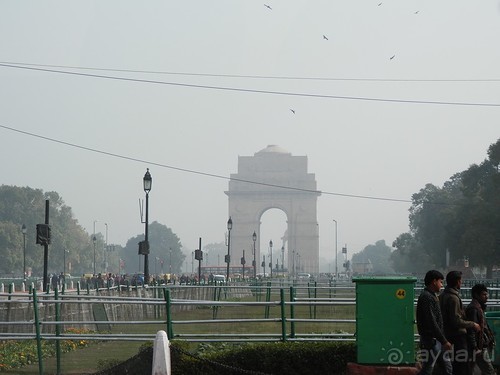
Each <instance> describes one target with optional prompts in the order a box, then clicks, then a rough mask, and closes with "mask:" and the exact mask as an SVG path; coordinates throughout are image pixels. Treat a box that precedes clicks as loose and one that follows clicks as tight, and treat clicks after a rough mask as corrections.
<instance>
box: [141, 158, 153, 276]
mask: <svg viewBox="0 0 500 375" xmlns="http://www.w3.org/2000/svg"><path fill="white" fill-rule="evenodd" d="M142 182H143V187H144V192H145V193H146V220H145V227H144V242H145V246H146V249H145V251H144V285H146V284H147V283H148V282H149V259H148V258H149V238H148V220H149V192H150V191H151V186H152V184H153V179H152V178H151V174H150V173H149V168H147V170H146V174H145V175H144V177H143V179H142Z"/></svg>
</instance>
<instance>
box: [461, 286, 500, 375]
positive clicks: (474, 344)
mask: <svg viewBox="0 0 500 375" xmlns="http://www.w3.org/2000/svg"><path fill="white" fill-rule="evenodd" d="M471 294H472V301H471V302H470V304H469V306H467V308H466V309H465V316H466V317H467V319H468V320H471V321H473V322H476V323H477V324H479V326H480V327H481V330H480V331H479V332H476V331H473V330H468V334H469V345H470V352H471V354H472V359H471V363H470V364H471V369H470V373H471V374H472V373H473V371H474V367H475V365H476V364H477V366H478V367H479V369H480V370H481V373H482V374H487V375H492V374H496V372H495V369H494V368H493V365H492V364H491V359H490V352H491V350H492V349H493V347H494V346H495V336H494V334H493V332H491V329H490V327H489V326H488V322H487V321H486V318H485V316H484V311H485V310H486V302H488V289H487V288H486V286H485V285H484V284H476V285H474V286H473V287H472V289H471Z"/></svg>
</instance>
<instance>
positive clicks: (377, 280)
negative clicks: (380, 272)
mask: <svg viewBox="0 0 500 375" xmlns="http://www.w3.org/2000/svg"><path fill="white" fill-rule="evenodd" d="M352 281H353V282H355V283H369V284H383V283H410V282H412V283H414V282H416V281H417V278H416V277H415V276H356V277H353V278H352Z"/></svg>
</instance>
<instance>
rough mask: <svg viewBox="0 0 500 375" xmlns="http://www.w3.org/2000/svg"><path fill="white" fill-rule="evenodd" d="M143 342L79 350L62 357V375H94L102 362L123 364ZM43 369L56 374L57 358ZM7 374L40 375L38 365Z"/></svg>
mask: <svg viewBox="0 0 500 375" xmlns="http://www.w3.org/2000/svg"><path fill="white" fill-rule="evenodd" d="M141 345H142V343H141V342H135V341H134V342H132V341H119V342H117V341H112V342H99V343H98V342H96V343H95V344H92V345H91V346H89V347H87V348H83V349H78V350H75V351H72V352H69V353H64V354H63V355H62V356H61V373H62V374H82V375H83V374H92V373H94V372H96V371H97V370H99V368H98V364H99V363H100V361H110V360H117V361H119V362H123V361H125V360H126V359H128V358H130V357H133V356H134V355H136V354H137V352H138V350H139V347H140V346H141ZM43 369H44V374H45V375H51V374H56V373H57V372H56V370H57V364H56V358H55V357H53V358H47V359H44V362H43ZM4 373H5V374H19V375H22V374H25V375H28V374H33V375H35V374H38V373H39V372H38V363H37V364H34V365H30V366H26V367H22V368H17V369H13V370H10V371H5V372H4Z"/></svg>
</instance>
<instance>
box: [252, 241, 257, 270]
mask: <svg viewBox="0 0 500 375" xmlns="http://www.w3.org/2000/svg"><path fill="white" fill-rule="evenodd" d="M252 240H253V264H252V265H253V278H254V279H257V262H256V260H255V241H257V235H256V234H255V231H253V234H252Z"/></svg>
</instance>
